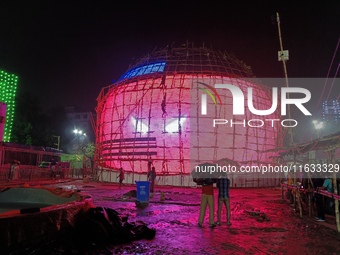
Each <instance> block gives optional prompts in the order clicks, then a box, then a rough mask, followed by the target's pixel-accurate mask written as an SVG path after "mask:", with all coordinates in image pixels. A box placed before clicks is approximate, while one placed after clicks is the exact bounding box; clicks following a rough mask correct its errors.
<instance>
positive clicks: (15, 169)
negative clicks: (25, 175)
mask: <svg viewBox="0 0 340 255" xmlns="http://www.w3.org/2000/svg"><path fill="white" fill-rule="evenodd" d="M19 178H20V161H18V160H15V161H14V166H13V180H19Z"/></svg>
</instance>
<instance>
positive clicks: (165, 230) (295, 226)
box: [35, 183, 340, 255]
mask: <svg viewBox="0 0 340 255" xmlns="http://www.w3.org/2000/svg"><path fill="white" fill-rule="evenodd" d="M75 185H76V186H77V187H78V188H80V189H81V190H83V191H84V192H86V193H89V194H91V195H92V196H93V199H94V203H95V205H96V206H103V207H110V208H113V209H116V210H117V211H118V212H120V213H122V214H125V215H127V216H128V221H137V220H142V221H144V222H145V223H147V224H148V226H149V227H153V228H155V229H156V230H157V233H156V237H155V238H154V239H153V240H151V241H147V240H141V241H136V242H133V243H130V244H124V245H118V246H113V245H109V246H106V247H97V248H94V249H91V250H87V251H86V254H96V255H97V254H176V255H177V254H276V255H277V254H293V255H295V254H301V255H302V254H303V255H304V254H318V255H319V254H327V255H331V254H340V245H339V244H340V242H339V240H340V236H339V235H338V234H337V233H336V232H335V231H333V230H331V229H329V228H325V227H324V226H322V225H320V224H319V223H317V222H315V221H314V220H313V219H311V218H309V217H308V216H304V217H303V218H302V219H300V218H299V217H298V216H297V214H296V213H295V211H294V210H292V209H291V207H290V206H288V205H287V204H286V202H285V201H283V200H281V190H280V189H241V188H239V189H231V191H230V194H231V208H232V211H231V223H232V225H231V226H227V225H226V222H225V218H224V219H222V226H216V227H215V228H214V229H210V228H209V227H208V223H207V222H208V215H209V212H208V210H207V213H206V218H205V223H204V227H203V228H199V227H198V226H197V219H198V213H199V202H200V189H194V188H172V189H169V188H159V187H158V188H156V193H155V196H154V197H153V198H151V200H150V204H149V206H147V207H146V208H143V209H140V208H137V207H136V205H135V202H134V200H135V199H134V198H130V197H125V198H123V194H125V193H126V192H128V191H130V190H131V189H133V187H129V186H125V187H123V189H121V190H119V189H118V187H117V186H112V185H106V186H105V185H101V184H86V185H85V184H82V183H76V184H75ZM161 191H162V192H164V193H165V197H166V200H165V202H164V203H161V202H160V192H161ZM215 192H217V190H215ZM215 194H217V193H215ZM215 209H217V207H216V204H215ZM252 212H253V213H252ZM259 212H261V213H259ZM224 213H225V212H223V215H225V214H224ZM215 218H216V217H215ZM327 221H328V222H329V223H330V224H332V223H334V224H335V222H333V221H334V218H333V219H332V220H329V219H327ZM45 249H46V248H45ZM70 249H71V251H70ZM45 251H46V250H45ZM35 252H36V254H40V253H39V252H41V250H39V249H38V250H36V251H35ZM68 252H71V253H72V254H82V253H80V251H78V250H76V249H74V247H73V248H69V247H68V248H67V247H64V246H63V245H61V246H59V247H54V248H53V249H51V250H49V254H69V253H68ZM41 254H43V253H41Z"/></svg>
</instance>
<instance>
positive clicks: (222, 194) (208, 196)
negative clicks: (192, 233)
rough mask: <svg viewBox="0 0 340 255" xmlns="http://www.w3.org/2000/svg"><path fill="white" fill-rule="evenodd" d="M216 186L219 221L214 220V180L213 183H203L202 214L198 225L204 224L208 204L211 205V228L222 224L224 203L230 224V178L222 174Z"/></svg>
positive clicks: (228, 223)
mask: <svg viewBox="0 0 340 255" xmlns="http://www.w3.org/2000/svg"><path fill="white" fill-rule="evenodd" d="M216 186H217V187H218V210H217V222H216V224H215V222H214V186H213V182H211V183H203V185H202V200H201V207H200V216H199V219H198V226H199V227H202V226H203V221H204V217H205V212H206V208H207V205H209V224H210V227H211V228H214V227H215V225H218V226H220V225H221V212H222V207H223V205H224V206H225V208H226V218H227V225H228V226H230V225H231V222H230V197H229V186H230V180H229V179H228V178H227V177H226V175H222V176H221V177H220V178H219V179H217V181H216Z"/></svg>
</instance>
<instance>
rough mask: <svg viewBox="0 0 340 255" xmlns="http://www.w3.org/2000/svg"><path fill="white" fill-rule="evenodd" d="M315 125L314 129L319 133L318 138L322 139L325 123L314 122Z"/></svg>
mask: <svg viewBox="0 0 340 255" xmlns="http://www.w3.org/2000/svg"><path fill="white" fill-rule="evenodd" d="M313 125H314V128H315V129H316V130H317V132H318V138H320V130H321V129H323V122H322V121H317V120H313Z"/></svg>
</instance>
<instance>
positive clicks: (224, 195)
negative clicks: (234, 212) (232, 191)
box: [216, 173, 231, 226]
mask: <svg viewBox="0 0 340 255" xmlns="http://www.w3.org/2000/svg"><path fill="white" fill-rule="evenodd" d="M216 185H217V187H218V210H217V223H216V224H217V225H218V226H220V225H221V212H222V207H223V204H224V206H225V208H226V214H227V225H228V226H230V225H231V223H230V196H229V187H230V180H229V179H228V178H227V176H226V174H225V173H223V174H222V176H221V177H220V178H219V179H217V182H216Z"/></svg>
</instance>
